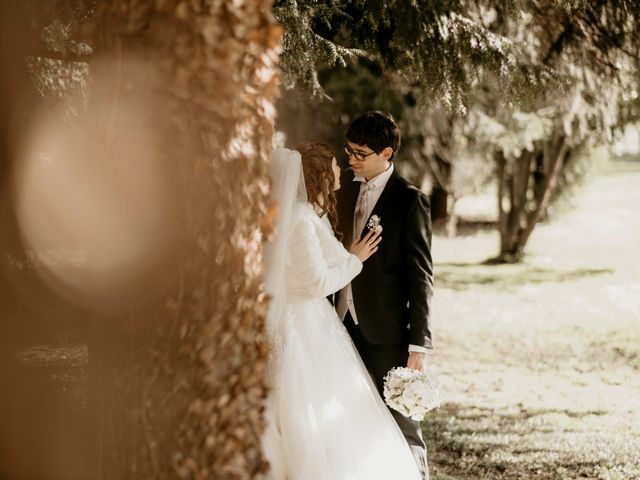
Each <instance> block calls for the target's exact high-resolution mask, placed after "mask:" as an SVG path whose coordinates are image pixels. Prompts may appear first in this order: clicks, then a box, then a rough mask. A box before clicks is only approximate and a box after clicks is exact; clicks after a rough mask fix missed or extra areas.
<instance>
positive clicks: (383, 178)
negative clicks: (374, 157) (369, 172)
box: [353, 162, 394, 189]
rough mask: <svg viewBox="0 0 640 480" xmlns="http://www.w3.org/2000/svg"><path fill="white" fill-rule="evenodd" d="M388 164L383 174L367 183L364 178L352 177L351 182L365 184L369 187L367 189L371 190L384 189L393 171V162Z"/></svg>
mask: <svg viewBox="0 0 640 480" xmlns="http://www.w3.org/2000/svg"><path fill="white" fill-rule="evenodd" d="M389 164H390V165H389V168H387V169H386V170H385V171H384V172H381V173H379V174H378V175H376V176H375V177H373V178H372V179H371V180H369V181H368V182H367V180H366V179H365V178H364V177H354V178H353V181H354V182H362V183H364V184H367V185H369V188H372V189H377V188H381V187H384V186H385V185H386V184H387V182H388V181H389V178H391V174H392V173H393V169H394V167H393V162H389Z"/></svg>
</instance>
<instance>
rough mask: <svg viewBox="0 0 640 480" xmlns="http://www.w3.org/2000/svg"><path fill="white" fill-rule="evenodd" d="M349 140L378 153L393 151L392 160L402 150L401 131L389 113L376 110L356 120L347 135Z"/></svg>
mask: <svg viewBox="0 0 640 480" xmlns="http://www.w3.org/2000/svg"><path fill="white" fill-rule="evenodd" d="M346 137H347V140H348V141H349V142H352V143H356V144H358V145H366V146H367V147H369V148H370V149H371V150H373V151H374V152H376V153H380V152H382V150H384V149H385V148H387V147H391V148H392V149H393V155H392V156H391V160H393V159H394V158H395V156H396V152H397V151H398V150H399V149H400V129H399V128H398V125H397V124H396V121H395V120H394V119H393V117H392V116H391V115H390V114H388V113H387V112H383V111H380V110H374V111H371V112H367V113H365V114H363V115H360V116H359V117H358V118H356V119H355V120H354V121H353V122H351V125H349V128H347V134H346Z"/></svg>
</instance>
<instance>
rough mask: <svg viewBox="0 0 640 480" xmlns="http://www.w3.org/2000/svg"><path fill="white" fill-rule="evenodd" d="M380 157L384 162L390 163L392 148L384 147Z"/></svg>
mask: <svg viewBox="0 0 640 480" xmlns="http://www.w3.org/2000/svg"><path fill="white" fill-rule="evenodd" d="M381 153H382V157H383V158H384V159H385V160H389V161H392V160H393V148H391V147H385V148H384V150H382V152H381Z"/></svg>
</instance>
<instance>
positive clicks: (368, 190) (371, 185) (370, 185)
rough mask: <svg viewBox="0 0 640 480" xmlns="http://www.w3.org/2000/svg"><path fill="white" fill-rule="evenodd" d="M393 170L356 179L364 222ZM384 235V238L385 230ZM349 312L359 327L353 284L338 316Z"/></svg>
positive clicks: (415, 349)
mask: <svg viewBox="0 0 640 480" xmlns="http://www.w3.org/2000/svg"><path fill="white" fill-rule="evenodd" d="M393 170H394V166H393V162H391V164H390V165H389V168H387V169H386V170H385V171H384V172H382V173H379V174H378V175H376V176H375V177H373V178H372V179H371V180H369V181H368V182H367V180H366V178H364V177H355V178H354V179H353V181H354V182H361V183H362V185H361V186H360V192H359V193H358V199H357V200H356V205H358V204H360V203H361V202H364V203H363V205H364V206H365V211H364V222H366V220H367V219H368V218H369V216H370V215H371V212H372V211H373V208H374V207H375V205H376V203H377V202H378V200H379V199H380V195H382V192H383V190H384V187H386V186H387V183H388V182H389V178H391V174H392V173H393ZM362 195H366V198H362ZM355 215H356V214H355V212H354V222H353V223H354V228H355V223H356V218H355ZM361 227H362V228H360V231H359V232H356V231H354V232H353V238H354V239H356V238H360V235H361V233H362V230H363V229H364V225H361ZM382 234H383V236H384V230H383V233H382ZM383 241H384V240H383ZM347 310H348V311H349V313H351V318H353V322H354V323H355V324H356V325H357V324H358V316H357V315H356V308H355V304H354V301H353V291H352V290H351V283H349V285H347V286H346V287H344V288H343V289H342V290H341V291H340V297H339V301H338V305H337V311H338V316H339V317H340V319H341V320H343V321H344V317H345V315H346V314H347ZM409 351H410V352H423V353H429V351H430V350H429V349H427V348H425V347H422V346H420V345H409Z"/></svg>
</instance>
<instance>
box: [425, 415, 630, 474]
mask: <svg viewBox="0 0 640 480" xmlns="http://www.w3.org/2000/svg"><path fill="white" fill-rule="evenodd" d="M606 415H611V412H604V411H592V412H576V411H572V410H558V409H534V410H532V409H528V410H527V409H522V408H518V407H515V408H509V409H508V410H499V409H489V408H474V407H467V408H463V407H460V406H458V405H453V404H446V405H444V406H443V407H442V408H440V409H439V410H437V411H434V412H431V413H429V414H428V415H427V418H426V419H425V421H424V422H423V432H424V436H425V440H426V442H427V449H428V452H429V462H430V464H431V470H432V473H434V475H433V476H432V478H435V479H460V480H462V479H470V478H473V479H516V478H517V479H536V480H543V479H544V480H546V479H574V478H611V479H618V478H620V479H622V478H640V477H636V476H633V475H636V474H638V475H640V459H638V460H637V461H635V462H629V457H627V456H626V455H620V456H617V455H616V454H613V455H612V454H611V453H612V451H611V450H610V451H609V452H608V456H606V458H605V457H604V456H603V455H601V454H600V455H599V454H598V453H596V454H594V453H593V451H594V450H593V449H594V448H595V452H598V451H599V447H597V445H595V446H594V440H595V443H598V442H606V441H608V440H609V439H608V438H607V437H609V436H611V438H614V437H615V436H616V435H617V433H616V432H609V433H608V434H606V435H603V432H601V431H596V430H595V429H593V430H592V429H590V428H587V427H585V426H584V423H585V420H586V419H588V417H590V416H596V417H603V416H606ZM554 419H556V420H555V421H556V422H557V424H553V425H550V427H551V428H544V423H545V422H551V423H555V422H554ZM557 419H559V420H557ZM541 427H542V428H541ZM633 435H634V436H635V434H633ZM629 440H630V438H629V437H628V436H627V437H626V438H622V439H621V441H622V442H623V443H624V444H625V445H627V446H628V447H629V448H630V450H632V451H637V450H639V449H640V442H637V440H632V441H631V444H632V445H629ZM607 449H608V447H607ZM601 450H602V449H600V451H601ZM613 451H615V449H614V450H613ZM633 455H635V454H632V456H633ZM618 472H623V473H622V474H621V475H622V476H619V475H618ZM625 472H626V473H625ZM627 474H631V476H626V475H627Z"/></svg>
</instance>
